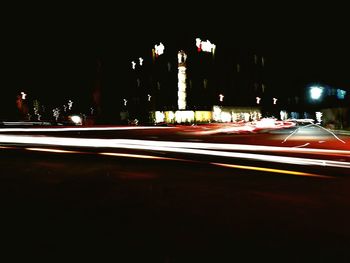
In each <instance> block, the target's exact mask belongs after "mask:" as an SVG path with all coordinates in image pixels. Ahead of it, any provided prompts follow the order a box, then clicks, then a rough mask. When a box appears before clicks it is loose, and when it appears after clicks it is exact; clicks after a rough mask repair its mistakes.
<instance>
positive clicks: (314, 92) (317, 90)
mask: <svg viewBox="0 0 350 263" xmlns="http://www.w3.org/2000/svg"><path fill="white" fill-rule="evenodd" d="M323 90H324V88H323V87H321V86H311V87H310V98H311V99H312V100H319V99H320V98H321V96H322V94H323Z"/></svg>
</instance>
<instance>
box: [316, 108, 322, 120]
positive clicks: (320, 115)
mask: <svg viewBox="0 0 350 263" xmlns="http://www.w3.org/2000/svg"><path fill="white" fill-rule="evenodd" d="M322 115H323V114H322V112H320V111H317V112H316V120H317V122H318V123H321V122H322Z"/></svg>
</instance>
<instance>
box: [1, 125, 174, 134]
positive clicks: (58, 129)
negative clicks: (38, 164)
mask: <svg viewBox="0 0 350 263" xmlns="http://www.w3.org/2000/svg"><path fill="white" fill-rule="evenodd" d="M172 128H175V127H162V126H156V127H153V126H136V127H79V128H0V133H2V132H61V131H122V130H147V129H172Z"/></svg>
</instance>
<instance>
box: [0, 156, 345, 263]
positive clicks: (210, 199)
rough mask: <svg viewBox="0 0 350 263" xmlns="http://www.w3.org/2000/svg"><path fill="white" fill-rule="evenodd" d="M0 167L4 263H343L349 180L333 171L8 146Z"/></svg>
mask: <svg viewBox="0 0 350 263" xmlns="http://www.w3.org/2000/svg"><path fill="white" fill-rule="evenodd" d="M242 164H247V163H242ZM0 167H1V168H0V169H1V173H0V194H1V196H0V205H1V211H2V212H1V222H2V223H1V239H2V244H3V245H2V250H3V252H4V253H3V255H5V254H9V255H10V258H11V259H14V260H15V259H16V258H17V257H22V256H25V257H26V258H27V259H28V260H29V259H34V260H39V259H44V260H45V261H49V262H50V261H53V260H54V259H58V258H61V259H64V260H67V259H74V260H80V261H82V260H85V259H94V260H98V261H103V262H104V261H107V258H108V259H109V260H108V261H110V262H271V261H273V262H349V261H350V250H349V247H350V225H349V222H350V191H349V189H350V177H348V176H346V175H344V174H339V175H337V174H336V170H328V171H326V173H327V174H328V175H333V177H332V178H309V177H300V176H293V175H282V174H276V173H268V172H257V171H248V170H239V169H230V168H224V167H217V166H213V165H210V164H207V163H205V162H180V161H159V160H141V159H127V158H112V157H104V156H97V155H93V154H92V155H60V154H47V153H34V152H25V151H23V152H22V151H17V150H14V151H13V150H10V151H7V150H2V151H1V153H0ZM286 168H288V167H286ZM310 169H311V170H312V167H311V168H310Z"/></svg>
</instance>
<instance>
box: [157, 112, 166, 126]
mask: <svg viewBox="0 0 350 263" xmlns="http://www.w3.org/2000/svg"><path fill="white" fill-rule="evenodd" d="M164 119H165V114H164V113H163V112H162V111H156V112H155V122H156V123H160V122H164Z"/></svg>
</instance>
